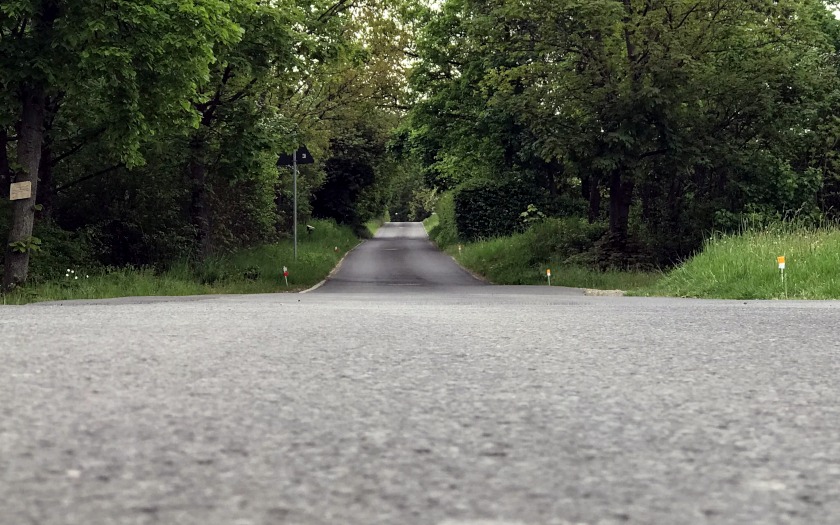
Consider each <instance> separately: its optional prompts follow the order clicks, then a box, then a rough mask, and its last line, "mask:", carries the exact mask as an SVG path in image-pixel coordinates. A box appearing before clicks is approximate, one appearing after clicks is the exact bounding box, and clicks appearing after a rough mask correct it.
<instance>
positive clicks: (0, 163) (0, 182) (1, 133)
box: [0, 127, 12, 200]
mask: <svg viewBox="0 0 840 525" xmlns="http://www.w3.org/2000/svg"><path fill="white" fill-rule="evenodd" d="M8 147H9V132H8V130H7V129H6V128H5V127H2V128H0V199H4V200H5V199H8V198H9V183H11V182H12V171H11V169H10V168H9V150H8Z"/></svg>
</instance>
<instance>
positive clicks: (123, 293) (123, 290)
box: [3, 221, 359, 304]
mask: <svg viewBox="0 0 840 525" xmlns="http://www.w3.org/2000/svg"><path fill="white" fill-rule="evenodd" d="M313 224H314V226H315V230H314V231H313V232H312V233H311V234H304V235H303V236H301V237H300V239H299V242H298V259H297V260H295V259H294V247H293V244H292V241H291V240H289V241H283V242H280V243H277V244H271V245H266V246H261V247H258V248H253V249H249V250H244V251H241V252H238V253H235V254H232V255H229V256H224V257H214V258H211V259H209V260H207V261H206V262H204V263H202V264H200V265H198V266H197V267H195V266H191V265H189V264H187V263H180V264H176V265H174V266H173V267H172V268H171V269H169V270H167V271H165V272H162V273H156V272H155V271H154V270H151V269H140V270H131V269H119V270H114V271H110V272H106V273H100V274H90V275H89V276H88V275H87V274H85V272H84V270H81V269H79V270H74V271H75V272H76V273H74V274H72V275H71V276H70V277H69V278H64V279H61V280H58V281H52V282H47V283H44V284H41V285H38V286H34V287H25V288H22V289H21V290H18V291H16V292H14V293H12V294H9V295H7V296H5V297H4V298H3V300H4V301H5V304H25V303H30V302H37V301H56V300H67V299H106V298H112V297H140V296H152V295H155V296H158V295H160V296H176V295H205V294H246V293H273V292H287V291H300V290H303V289H306V288H309V287H311V286H314V285H315V284H317V283H319V282H320V281H322V280H323V279H324V278H325V277H326V276H327V274H329V272H330V271H331V270H332V269H333V268H334V267H335V265H336V264H337V263H338V261H339V260H340V259H341V258H342V257H343V256H344V255H345V254H346V253H347V251H348V250H350V249H352V248H353V247H354V246H356V244H358V242H359V240H358V239H357V238H356V237H355V236H354V235H353V233H352V230H351V229H350V228H347V227H343V226H342V227H339V226H336V225H335V224H334V223H332V222H328V221H315V222H314V223H313ZM336 248H338V250H336ZM284 266H286V267H288V269H289V286H288V287H286V284H285V282H284V280H283V275H282V274H283V267H284ZM77 277H78V279H77Z"/></svg>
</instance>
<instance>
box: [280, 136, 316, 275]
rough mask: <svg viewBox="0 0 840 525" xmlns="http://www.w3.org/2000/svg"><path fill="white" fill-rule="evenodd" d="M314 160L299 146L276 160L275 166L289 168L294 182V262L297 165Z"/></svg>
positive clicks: (296, 237) (296, 253) (296, 228)
mask: <svg viewBox="0 0 840 525" xmlns="http://www.w3.org/2000/svg"><path fill="white" fill-rule="evenodd" d="M314 163H315V159H313V158H312V155H311V154H310V153H309V150H308V149H306V146H301V147H300V148H299V149H298V150H297V151H295V152H294V153H292V154H291V155H287V154H283V155H280V158H279V159H278V160H277V166H278V167H283V166H291V167H292V171H293V172H294V179H293V180H294V182H293V183H292V192H293V193H294V206H293V207H294V211H293V214H294V238H295V260H297V256H298V242H297V241H298V234H297V230H298V212H297V209H298V205H297V180H298V164H314Z"/></svg>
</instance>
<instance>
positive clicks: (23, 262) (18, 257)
mask: <svg viewBox="0 0 840 525" xmlns="http://www.w3.org/2000/svg"><path fill="white" fill-rule="evenodd" d="M20 97H21V105H22V111H21V126H20V135H19V136H18V144H17V163H18V165H20V171H19V172H18V173H17V177H16V178H15V182H26V181H29V182H31V183H32V195H31V196H30V197H29V198H28V199H23V200H18V201H15V202H14V203H13V205H12V227H11V229H10V230H9V242H8V244H7V245H6V260H5V268H4V274H3V290H4V291H7V292H8V291H10V290H12V289H13V288H16V287H18V286H20V285H22V284H23V283H24V282H25V281H26V277H27V275H28V273H29V250H28V249H23V250H20V249H15V248H13V247H12V246H11V245H12V244H14V243H23V244H24V246H28V245H29V243H30V242H31V240H32V228H33V226H34V223H35V199H36V195H37V192H38V169H39V166H40V163H41V146H42V144H43V141H44V117H45V115H46V97H45V95H44V88H43V86H41V85H22V86H21V88H20Z"/></svg>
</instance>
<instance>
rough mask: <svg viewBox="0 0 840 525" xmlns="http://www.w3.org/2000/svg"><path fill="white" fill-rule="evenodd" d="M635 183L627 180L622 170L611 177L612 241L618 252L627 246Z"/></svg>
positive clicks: (616, 171)
mask: <svg viewBox="0 0 840 525" xmlns="http://www.w3.org/2000/svg"><path fill="white" fill-rule="evenodd" d="M632 203H633V181H632V180H625V178H624V177H622V171H621V170H620V169H618V170H615V171H614V172H613V173H612V174H611V175H610V241H611V244H612V248H613V249H614V250H616V251H618V252H620V251H621V250H623V249H624V248H625V247H626V246H627V238H628V232H629V229H630V205H631V204H632Z"/></svg>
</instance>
